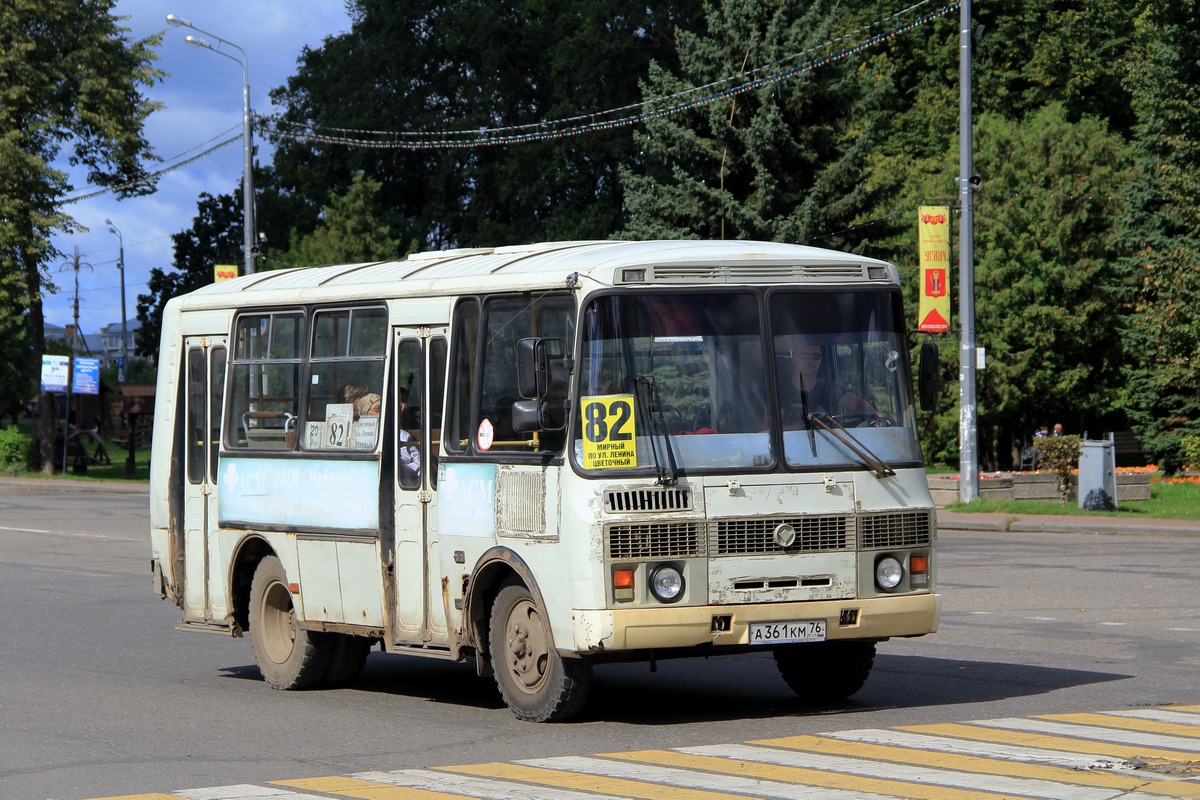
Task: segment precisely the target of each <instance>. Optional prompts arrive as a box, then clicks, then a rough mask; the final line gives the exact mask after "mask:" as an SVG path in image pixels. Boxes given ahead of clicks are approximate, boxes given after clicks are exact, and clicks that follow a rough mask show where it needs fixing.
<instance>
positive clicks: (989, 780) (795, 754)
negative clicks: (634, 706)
mask: <svg viewBox="0 0 1200 800" xmlns="http://www.w3.org/2000/svg"><path fill="white" fill-rule="evenodd" d="M679 749H680V751H681V752H684V753H695V754H697V755H709V756H716V757H719V758H726V759H731V760H744V761H751V762H756V763H767V764H778V765H780V766H783V767H788V768H800V769H812V770H821V771H828V772H835V773H838V774H843V775H854V776H859V777H863V778H869V779H877V780H886V781H897V782H902V783H908V784H911V785H915V786H921V787H930V788H935V787H943V788H947V787H948V788H950V789H956V790H968V791H977V792H998V793H1003V794H1005V795H1009V794H1016V795H1023V796H1026V797H1040V798H1045V800H1110V798H1113V797H1115V796H1116V795H1118V794H1123V793H1124V792H1123V791H1122V790H1114V789H1112V788H1104V787H1095V786H1081V785H1079V784H1076V783H1070V784H1068V783H1063V782H1061V781H1048V780H1043V779H1040V778H1031V777H1028V776H1022V777H1013V776H1007V775H994V774H987V773H975V772H962V771H959V770H952V769H946V768H929V767H922V766H913V765H911V764H900V763H890V764H889V763H879V762H872V761H867V760H865V759H860V758H848V757H846V756H840V755H824V754H821V753H810V752H804V751H799V750H776V749H770V748H760V747H752V746H749V745H716V746H707V747H685V748H679ZM904 793H905V794H908V791H907V790H906V791H905V792H904ZM955 794H956V795H957V796H960V797H961V796H962V792H960V791H959V792H955Z"/></svg>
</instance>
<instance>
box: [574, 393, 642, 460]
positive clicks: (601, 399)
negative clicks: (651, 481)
mask: <svg viewBox="0 0 1200 800" xmlns="http://www.w3.org/2000/svg"><path fill="white" fill-rule="evenodd" d="M582 411H583V414H582V415H581V417H582V420H583V468H584V469H621V468H625V467H636V466H637V426H636V424H635V422H634V415H633V395H631V394H602V395H595V396H593V397H585V398H583V404H582Z"/></svg>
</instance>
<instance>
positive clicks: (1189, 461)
mask: <svg viewBox="0 0 1200 800" xmlns="http://www.w3.org/2000/svg"><path fill="white" fill-rule="evenodd" d="M1180 449H1181V450H1182V451H1183V460H1184V462H1185V463H1186V465H1187V466H1188V468H1189V469H1191V470H1192V472H1196V471H1197V470H1200V433H1185V434H1184V435H1183V438H1182V439H1181V440H1180Z"/></svg>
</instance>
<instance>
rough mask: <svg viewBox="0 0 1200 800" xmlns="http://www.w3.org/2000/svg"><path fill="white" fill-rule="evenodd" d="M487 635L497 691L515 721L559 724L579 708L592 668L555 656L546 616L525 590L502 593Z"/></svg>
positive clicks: (517, 587)
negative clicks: (515, 716) (510, 710)
mask: <svg viewBox="0 0 1200 800" xmlns="http://www.w3.org/2000/svg"><path fill="white" fill-rule="evenodd" d="M488 633H489V653H490V655H491V658H492V668H493V670H494V671H495V674H496V686H497V687H499V689H500V694H501V696H503V697H504V702H505V703H506V704H508V707H509V708H511V709H512V711H513V713H514V714H516V715H517V717H518V718H519V719H523V720H528V721H530V722H557V721H561V720H565V719H569V718H570V717H573V716H574V715H575V714H576V713H578V711H579V709H580V708H582V707H583V703H584V701H585V700H586V699H587V694H588V690H589V689H590V688H591V686H592V668H591V665H590V664H588V663H587V662H586V661H584V660H582V659H578V658H562V657H560V656H559V655H558V652H557V651H556V650H555V649H554V639H553V637H552V636H551V634H550V625H549V622H548V621H547V620H546V615H545V612H544V611H543V610H542V609H541V608H540V607H539V606H538V604H537V601H536V600H535V599H534V598H533V595H532V594H531V593H530V591H529V590H528V589H527V588H525V587H524V586H522V585H520V584H514V585H509V586H505V587H504V588H503V589H501V590H500V594H498V595H497V596H496V602H495V603H494V604H493V605H492V616H491V622H490V625H489V629H488Z"/></svg>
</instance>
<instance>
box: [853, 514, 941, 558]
mask: <svg viewBox="0 0 1200 800" xmlns="http://www.w3.org/2000/svg"><path fill="white" fill-rule="evenodd" d="M932 516H933V512H932V511H929V510H922V511H887V512H881V513H878V514H862V515H860V516H859V518H858V541H859V547H860V548H861V549H863V550H889V549H892V548H896V547H925V546H928V545H929V543H930V541H931V540H932V534H931V532H932V530H933V526H932V525H931V522H932V519H931V518H932Z"/></svg>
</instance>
